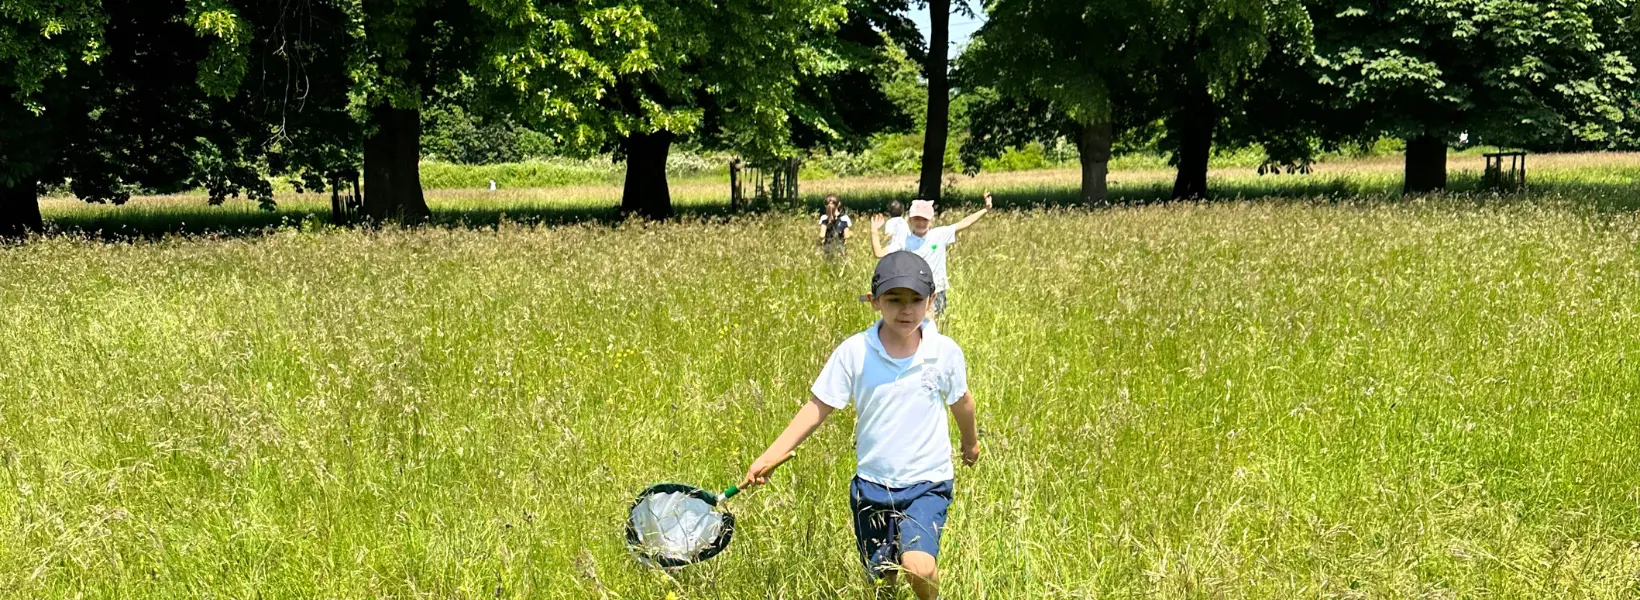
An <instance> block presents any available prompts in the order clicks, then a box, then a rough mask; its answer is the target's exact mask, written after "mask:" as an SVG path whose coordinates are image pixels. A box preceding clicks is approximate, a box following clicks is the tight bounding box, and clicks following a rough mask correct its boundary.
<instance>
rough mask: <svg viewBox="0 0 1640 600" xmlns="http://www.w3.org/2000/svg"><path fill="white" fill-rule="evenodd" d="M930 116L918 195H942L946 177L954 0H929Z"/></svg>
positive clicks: (931, 197) (927, 67)
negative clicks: (941, 189)
mask: <svg viewBox="0 0 1640 600" xmlns="http://www.w3.org/2000/svg"><path fill="white" fill-rule="evenodd" d="M928 23H929V26H928V60H927V61H926V62H925V63H924V64H923V70H924V71H926V73H925V74H926V75H927V77H928V120H927V123H928V124H927V126H926V127H924V133H923V157H922V179H921V182H920V183H919V185H918V186H917V195H918V196H921V197H923V198H927V199H929V200H938V199H939V198H940V185H941V184H942V183H943V182H942V179H943V178H944V177H945V141H946V138H947V137H949V136H950V129H951V79H950V76H949V73H948V70H947V67H948V64H947V63H948V60H947V56H948V53H949V51H950V38H951V0H928Z"/></svg>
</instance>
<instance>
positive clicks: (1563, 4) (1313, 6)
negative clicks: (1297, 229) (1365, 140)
mask: <svg viewBox="0 0 1640 600" xmlns="http://www.w3.org/2000/svg"><path fill="white" fill-rule="evenodd" d="M1309 6H1310V10H1311V12H1312V13H1313V14H1314V15H1315V19H1316V28H1315V31H1316V58H1317V67H1318V69H1317V78H1318V80H1319V81H1321V82H1322V83H1323V84H1325V85H1326V86H1328V87H1329V88H1330V90H1329V92H1328V93H1330V94H1333V95H1334V96H1335V97H1336V98H1338V99H1340V100H1341V101H1342V102H1343V103H1344V104H1347V105H1350V106H1351V107H1352V108H1353V110H1354V112H1356V113H1357V114H1359V115H1362V118H1363V119H1364V120H1365V122H1364V124H1363V126H1364V127H1365V129H1367V130H1368V131H1371V132H1374V133H1379V134H1383V135H1390V136H1395V137H1399V138H1403V139H1405V140H1406V141H1407V158H1406V160H1407V163H1406V178H1407V179H1406V190H1407V191H1408V192H1418V191H1427V190H1434V189H1440V188H1442V187H1444V186H1445V184H1446V149H1447V146H1448V145H1449V144H1451V143H1453V142H1455V141H1456V140H1457V138H1458V136H1459V135H1460V134H1463V133H1468V134H1469V136H1470V138H1471V139H1473V140H1476V141H1478V142H1482V143H1488V144H1497V145H1508V146H1531V145H1534V144H1541V143H1545V142H1560V141H1564V140H1566V139H1568V138H1570V139H1576V140H1583V141H1588V142H1595V143H1601V142H1615V141H1617V140H1619V139H1623V138H1624V137H1625V136H1626V135H1627V132H1628V131H1629V130H1630V129H1631V128H1632V119H1631V114H1632V105H1633V99H1634V95H1633V90H1634V87H1635V86H1634V76H1635V67H1634V64H1633V60H1632V56H1631V54H1632V52H1633V51H1634V48H1633V47H1632V44H1631V43H1629V42H1628V40H1630V39H1631V38H1630V36H1631V35H1632V33H1631V32H1630V31H1629V20H1630V19H1632V18H1633V8H1632V7H1631V6H1630V5H1629V3H1628V2H1622V1H1617V0H1379V1H1373V2H1366V1H1360V0H1352V1H1349V2H1323V1H1320V0H1310V1H1309Z"/></svg>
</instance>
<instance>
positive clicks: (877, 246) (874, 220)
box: [871, 215, 888, 258]
mask: <svg viewBox="0 0 1640 600" xmlns="http://www.w3.org/2000/svg"><path fill="white" fill-rule="evenodd" d="M885 222H886V221H885V220H884V219H883V216H882V215H872V216H871V253H872V254H875V255H876V256H877V258H882V257H884V256H888V253H887V252H884V251H883V241H882V240H879V239H877V230H879V229H882V228H883V223H885ZM884 235H887V232H884Z"/></svg>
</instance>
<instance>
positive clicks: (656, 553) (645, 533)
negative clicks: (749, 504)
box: [626, 484, 734, 567]
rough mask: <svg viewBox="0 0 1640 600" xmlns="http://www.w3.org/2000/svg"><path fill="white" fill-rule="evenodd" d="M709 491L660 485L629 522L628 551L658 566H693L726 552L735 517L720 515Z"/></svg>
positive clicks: (644, 496) (636, 508) (645, 496)
mask: <svg viewBox="0 0 1640 600" xmlns="http://www.w3.org/2000/svg"><path fill="white" fill-rule="evenodd" d="M716 504H717V497H716V496H715V495H713V494H712V493H710V492H706V491H703V490H700V489H697V488H692V487H688V486H682V485H676V484H663V485H658V486H655V487H653V488H650V489H648V490H645V491H644V493H643V494H641V495H639V496H638V499H637V500H636V501H635V502H633V504H632V514H631V518H630V520H629V521H628V522H627V532H626V533H627V535H626V537H627V546H628V548H629V549H631V551H632V553H633V555H635V556H636V557H637V558H638V560H639V561H641V562H643V563H645V564H648V565H651V566H658V567H681V566H684V565H689V564H694V563H697V562H700V561H703V560H706V559H708V558H711V557H713V556H716V555H717V553H719V552H722V551H723V548H724V547H726V546H728V544H729V538H730V535H731V534H732V533H733V531H734V517H733V516H731V515H729V514H728V513H724V512H719V511H717V510H716Z"/></svg>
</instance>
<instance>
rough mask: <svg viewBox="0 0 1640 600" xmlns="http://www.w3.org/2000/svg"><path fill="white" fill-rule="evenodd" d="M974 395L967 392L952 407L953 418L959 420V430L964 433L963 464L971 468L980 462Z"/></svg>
mask: <svg viewBox="0 0 1640 600" xmlns="http://www.w3.org/2000/svg"><path fill="white" fill-rule="evenodd" d="M976 410H977V409H976V408H975V407H974V393H973V392H965V393H963V395H962V398H961V399H959V400H957V402H956V404H952V405H951V416H953V417H956V418H957V429H958V430H960V431H961V432H962V462H963V464H966V465H968V466H970V467H972V466H974V463H977V462H979V425H978V424H977V423H975V421H974V413H975V412H976Z"/></svg>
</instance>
